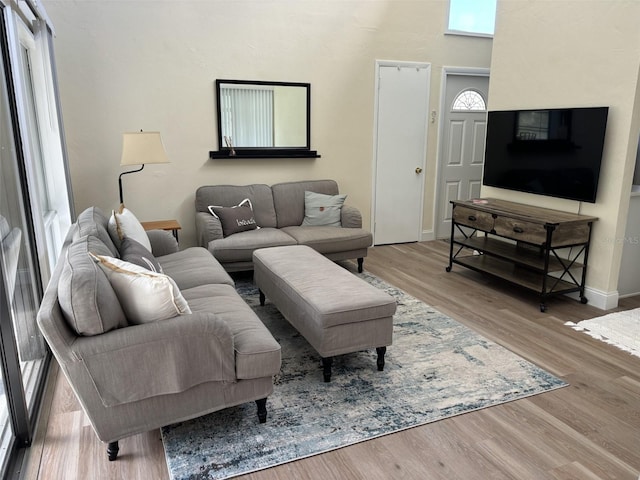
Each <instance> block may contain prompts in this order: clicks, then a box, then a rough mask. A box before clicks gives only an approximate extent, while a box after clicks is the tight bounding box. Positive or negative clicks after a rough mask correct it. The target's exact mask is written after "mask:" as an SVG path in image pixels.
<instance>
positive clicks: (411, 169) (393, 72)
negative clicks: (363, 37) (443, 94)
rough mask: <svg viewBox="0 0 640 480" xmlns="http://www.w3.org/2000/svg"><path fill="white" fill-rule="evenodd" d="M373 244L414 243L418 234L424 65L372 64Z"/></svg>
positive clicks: (425, 101)
mask: <svg viewBox="0 0 640 480" xmlns="http://www.w3.org/2000/svg"><path fill="white" fill-rule="evenodd" d="M377 67H378V68H377V71H378V78H377V84H378V89H377V94H376V105H377V109H376V132H375V152H374V153H375V166H374V172H375V189H374V197H375V198H374V202H373V205H374V216H373V218H374V225H373V231H374V233H373V236H374V244H375V245H382V244H389V243H403V242H416V241H418V240H420V235H421V231H422V203H423V193H424V174H423V171H424V163H425V155H426V147H427V117H428V109H429V79H430V73H431V67H430V66H429V65H428V64H409V63H399V64H393V65H391V64H388V63H386V62H385V63H384V64H382V63H381V62H379V63H378V64H377Z"/></svg>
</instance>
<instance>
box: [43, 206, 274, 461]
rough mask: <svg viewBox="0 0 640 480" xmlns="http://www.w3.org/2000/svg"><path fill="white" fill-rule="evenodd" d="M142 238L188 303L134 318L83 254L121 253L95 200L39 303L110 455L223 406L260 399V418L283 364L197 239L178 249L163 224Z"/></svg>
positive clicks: (59, 356) (46, 328)
mask: <svg viewBox="0 0 640 480" xmlns="http://www.w3.org/2000/svg"><path fill="white" fill-rule="evenodd" d="M148 238H149V240H150V243H151V246H152V250H153V254H154V260H155V261H157V263H158V264H159V265H160V266H161V268H162V270H163V273H164V274H165V275H167V276H168V277H170V278H171V279H172V280H173V282H174V283H175V285H176V286H177V288H178V289H179V293H181V295H182V297H183V299H184V300H186V302H187V304H188V307H189V308H188V310H189V312H190V313H189V312H186V313H184V314H179V315H175V316H172V317H170V318H167V319H163V320H159V321H152V322H145V321H144V319H142V320H143V321H142V322H140V321H139V320H137V321H136V322H137V323H136V324H133V322H132V321H131V318H128V314H125V311H128V310H127V306H126V305H124V304H123V302H122V301H121V299H122V297H121V292H120V291H118V290H117V289H116V290H114V288H115V287H114V284H113V282H112V281H110V279H111V277H110V276H108V274H105V272H104V271H103V268H102V266H101V265H99V264H98V263H96V261H95V257H90V255H89V253H92V254H94V255H102V256H103V257H102V258H106V257H110V258H112V259H117V258H118V257H119V256H120V254H121V252H120V251H119V250H118V248H117V247H116V245H115V243H114V242H113V241H112V237H111V236H110V234H109V232H108V219H107V217H106V216H105V215H104V213H103V212H101V211H100V210H99V209H98V208H89V209H87V210H85V211H84V212H82V213H81V214H80V215H79V216H78V220H77V221H76V223H74V224H73V225H72V227H71V229H70V231H69V233H68V235H67V237H66V239H65V243H64V247H63V251H62V254H61V256H60V259H59V261H58V264H57V266H56V268H55V270H54V273H53V276H52V278H51V280H50V282H49V285H48V287H47V289H46V292H45V295H44V298H43V301H42V304H41V308H40V310H39V313H38V325H39V327H40V330H41V331H42V333H43V335H44V337H45V339H46V341H47V343H48V344H49V346H50V347H51V350H52V351H53V354H54V356H55V358H56V360H57V361H58V363H59V365H60V369H61V371H62V372H63V373H64V375H65V376H66V378H67V379H68V381H69V383H70V384H71V386H72V388H73V390H74V392H75V394H76V396H77V397H78V400H79V401H80V403H81V405H82V407H83V409H84V411H85V412H86V414H87V415H88V417H89V420H90V421H91V424H92V426H93V428H94V430H95V432H96V434H97V436H98V437H99V438H100V440H102V441H103V442H108V443H109V447H108V449H107V450H108V453H109V459H110V460H113V459H115V458H116V455H117V451H118V443H117V441H118V440H119V439H121V438H124V437H127V436H130V435H134V434H137V433H140V432H144V431H148V430H152V429H155V428H159V427H162V426H164V425H168V424H171V423H175V422H178V421H182V420H186V419H189V418H194V417H197V416H200V415H203V414H206V413H209V412H213V411H216V410H220V409H223V408H226V407H229V406H233V405H238V404H241V403H245V402H249V401H256V403H257V405H258V417H259V420H260V421H261V422H263V421H265V420H266V406H265V405H266V397H267V396H268V395H269V394H271V392H272V391H273V376H274V375H275V374H277V373H278V372H279V370H280V361H281V357H280V345H279V344H278V343H277V342H276V341H275V339H274V338H273V336H272V335H271V334H270V333H269V331H268V330H267V328H266V327H265V326H264V324H263V323H262V322H261V321H260V319H259V318H258V317H257V316H256V315H255V314H254V312H253V311H252V310H251V308H250V307H249V306H248V305H247V304H246V303H245V302H244V301H243V300H242V298H241V297H240V296H239V295H238V294H237V293H236V290H235V288H234V281H233V280H232V279H231V277H230V276H229V275H228V273H227V272H226V271H225V270H224V269H223V268H222V266H221V265H220V263H219V262H218V261H217V260H216V259H215V258H214V257H213V256H211V254H210V253H209V252H207V250H205V249H203V248H200V247H191V248H187V249H185V250H182V251H178V248H177V243H176V241H175V239H174V238H173V237H172V235H171V234H170V233H169V232H163V231H150V232H148ZM120 248H123V247H120ZM112 262H116V260H112ZM114 271H117V269H116V270H114ZM123 275H124V274H123ZM145 275H146V276H149V275H150V274H146V273H143V274H141V277H142V278H143V279H144V278H146V277H145ZM154 278H161V279H162V280H163V281H166V282H168V281H169V279H168V278H166V277H165V276H164V275H156V276H155V277H154ZM154 281H155V280H154ZM116 291H118V293H117V294H116V293H115V292H116ZM171 291H172V292H173V293H174V294H177V293H178V292H177V291H176V288H175V287H173V288H172V290H171ZM128 293H129V294H130V295H132V296H133V298H134V300H137V304H139V306H141V307H142V308H143V311H144V309H145V308H151V309H153V308H155V305H151V303H152V302H151V301H149V300H148V297H144V296H142V295H138V296H137V297H136V292H135V290H134V291H132V292H128ZM169 303H171V302H169Z"/></svg>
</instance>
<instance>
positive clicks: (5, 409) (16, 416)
mask: <svg viewBox="0 0 640 480" xmlns="http://www.w3.org/2000/svg"><path fill="white" fill-rule="evenodd" d="M41 18H46V14H44V12H43V11H42V9H41V7H40V6H39V3H36V2H22V1H21V2H4V1H2V0H0V52H1V53H2V61H1V62H0V160H1V161H0V477H2V478H4V477H5V475H6V473H7V471H8V468H9V465H10V461H11V460H12V459H13V458H15V457H16V456H17V455H16V454H17V453H18V451H19V449H20V448H23V447H26V446H29V444H30V442H31V440H32V437H33V431H34V428H35V422H36V419H37V412H38V407H39V404H40V399H41V396H42V391H43V386H44V379H45V378H46V373H47V367H48V365H49V361H50V358H51V355H50V352H49V351H48V349H47V347H46V344H45V341H44V338H43V336H42V334H41V333H40V331H39V329H38V326H37V324H36V315H37V312H38V309H39V307H40V302H41V300H42V293H43V290H44V288H45V287H46V284H47V282H48V279H49V272H50V271H51V270H52V269H53V266H54V264H55V261H56V258H57V256H58V254H59V252H60V246H61V243H62V241H61V239H62V238H64V236H65V234H66V231H67V229H68V227H69V225H70V221H71V216H72V209H71V193H70V190H69V189H68V181H67V178H68V169H67V163H66V155H65V150H64V144H63V140H62V134H61V127H60V125H61V122H60V116H59V110H58V104H57V98H58V96H57V92H56V90H55V70H54V68H53V59H52V56H51V30H50V26H49V25H47V24H46V22H45V21H43V20H41ZM12 470H13V469H12Z"/></svg>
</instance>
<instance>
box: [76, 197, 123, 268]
mask: <svg viewBox="0 0 640 480" xmlns="http://www.w3.org/2000/svg"><path fill="white" fill-rule="evenodd" d="M76 225H77V230H76V236H75V237H74V240H75V239H78V238H81V237H86V236H87V235H93V236H95V237H97V238H98V239H99V240H100V241H101V242H102V243H104V245H105V246H106V247H107V248H108V249H109V251H110V252H111V255H113V256H114V257H117V256H118V248H117V247H116V245H115V244H114V243H113V240H112V238H111V235H110V234H109V231H108V225H109V219H108V218H107V216H106V215H105V214H104V212H103V211H102V210H100V209H99V208H98V207H89V208H87V209H86V210H84V211H83V212H82V213H80V215H78V219H77V221H76Z"/></svg>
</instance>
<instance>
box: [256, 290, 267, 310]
mask: <svg viewBox="0 0 640 480" xmlns="http://www.w3.org/2000/svg"><path fill="white" fill-rule="evenodd" d="M258 292H259V293H260V306H261V307H264V302H265V300H266V298H265V296H264V293H263V292H262V290H258Z"/></svg>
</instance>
